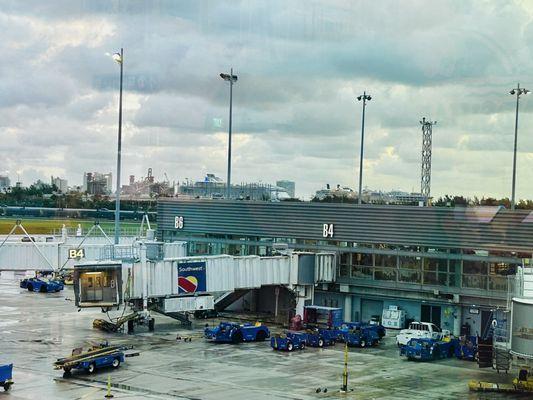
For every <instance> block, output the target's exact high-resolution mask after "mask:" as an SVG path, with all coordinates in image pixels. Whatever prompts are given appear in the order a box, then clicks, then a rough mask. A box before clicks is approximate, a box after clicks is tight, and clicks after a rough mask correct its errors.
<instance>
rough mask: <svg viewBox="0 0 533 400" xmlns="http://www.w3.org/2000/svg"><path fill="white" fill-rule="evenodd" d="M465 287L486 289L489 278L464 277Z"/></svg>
mask: <svg viewBox="0 0 533 400" xmlns="http://www.w3.org/2000/svg"><path fill="white" fill-rule="evenodd" d="M463 287H464V288H470V289H486V288H487V277H486V276H483V275H463Z"/></svg>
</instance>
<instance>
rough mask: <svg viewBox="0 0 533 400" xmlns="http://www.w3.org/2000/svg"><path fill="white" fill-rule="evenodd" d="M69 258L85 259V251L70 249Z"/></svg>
mask: <svg viewBox="0 0 533 400" xmlns="http://www.w3.org/2000/svg"><path fill="white" fill-rule="evenodd" d="M68 258H69V259H80V258H85V250H84V249H69V250H68Z"/></svg>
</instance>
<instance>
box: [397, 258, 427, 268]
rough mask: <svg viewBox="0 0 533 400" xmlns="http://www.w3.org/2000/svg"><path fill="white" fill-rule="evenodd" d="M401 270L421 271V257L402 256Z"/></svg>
mask: <svg viewBox="0 0 533 400" xmlns="http://www.w3.org/2000/svg"><path fill="white" fill-rule="evenodd" d="M399 258H400V268H403V269H420V267H421V266H422V259H421V258H420V257H409V256H400V257H399Z"/></svg>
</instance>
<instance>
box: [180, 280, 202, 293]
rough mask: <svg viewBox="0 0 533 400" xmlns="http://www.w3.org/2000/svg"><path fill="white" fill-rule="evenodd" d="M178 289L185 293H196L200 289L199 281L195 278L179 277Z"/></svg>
mask: <svg viewBox="0 0 533 400" xmlns="http://www.w3.org/2000/svg"><path fill="white" fill-rule="evenodd" d="M178 287H179V288H180V290H182V291H183V292H185V293H194V292H196V289H198V279H196V277H195V276H179V277H178Z"/></svg>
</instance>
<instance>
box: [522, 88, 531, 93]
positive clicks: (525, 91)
mask: <svg viewBox="0 0 533 400" xmlns="http://www.w3.org/2000/svg"><path fill="white" fill-rule="evenodd" d="M530 92H531V91H530V90H527V89H522V93H523V94H528V93H530Z"/></svg>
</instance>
